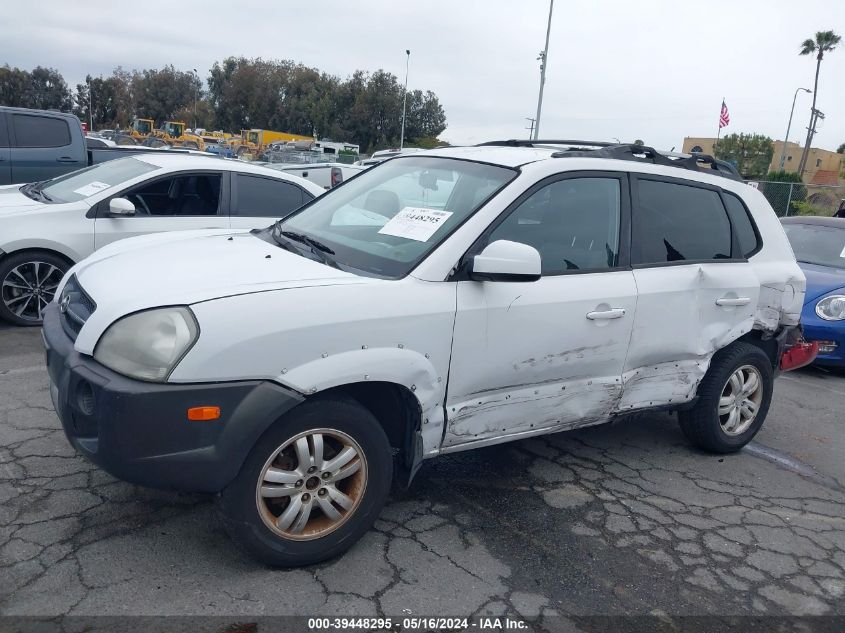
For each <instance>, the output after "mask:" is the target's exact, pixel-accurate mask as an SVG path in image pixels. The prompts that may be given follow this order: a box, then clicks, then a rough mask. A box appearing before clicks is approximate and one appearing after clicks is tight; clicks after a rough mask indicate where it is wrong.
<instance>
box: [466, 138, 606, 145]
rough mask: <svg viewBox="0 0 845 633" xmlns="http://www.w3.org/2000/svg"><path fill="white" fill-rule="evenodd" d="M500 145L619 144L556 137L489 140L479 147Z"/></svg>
mask: <svg viewBox="0 0 845 633" xmlns="http://www.w3.org/2000/svg"><path fill="white" fill-rule="evenodd" d="M489 145H493V146H498V147H543V146H548V145H571V146H575V147H610V146H611V145H617V143H609V142H607V141H572V140H563V141H561V140H554V139H538V140H533V139H516V138H512V139H508V140H505V141H487V142H486V143H479V144H478V145H477V147H485V146H489Z"/></svg>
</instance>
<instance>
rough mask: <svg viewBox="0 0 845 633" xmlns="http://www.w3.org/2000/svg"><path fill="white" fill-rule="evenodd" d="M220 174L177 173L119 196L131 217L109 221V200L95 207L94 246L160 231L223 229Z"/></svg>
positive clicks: (225, 216)
mask: <svg viewBox="0 0 845 633" xmlns="http://www.w3.org/2000/svg"><path fill="white" fill-rule="evenodd" d="M222 180H223V179H222V174H221V173H220V172H199V173H190V174H186V173H180V174H172V175H170V176H166V177H162V178H158V179H156V180H154V181H152V182H149V181H148V182H145V183H143V184H141V185H137V186H135V187H132V188H131V189H128V190H126V191H123V192H121V193H120V194H118V195H117V196H114V197H121V198H126V199H127V200H129V201H130V202H132V203H133V204H134V205H135V215H134V216H132V217H109V214H108V208H109V200H108V199H106V200H104V201H102V202H100V203H99V204H98V205H97V219H96V221H95V223H94V244H95V247H96V248H102V247H103V246H105V245H106V244H109V243H111V242H114V241H116V240H122V239H124V238H127V237H134V236H136V235H146V234H147V233H158V232H160V231H186V230H191V229H227V228H229V219H228V217H227V214H226V212H225V210H224V209H223V206H222V205H221V200H223V199H224V198H225V195H221V188H222V185H221V183H222Z"/></svg>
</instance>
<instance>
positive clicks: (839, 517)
mask: <svg viewBox="0 0 845 633" xmlns="http://www.w3.org/2000/svg"><path fill="white" fill-rule="evenodd" d="M843 396H845V377H841V376H836V375H832V374H828V373H826V372H823V371H820V370H814V369H810V370H803V371H799V372H794V373H791V374H787V375H785V376H783V377H781V378H779V379H778V380H777V382H776V393H775V398H774V402H773V404H772V407H771V411H770V413H769V418H768V420H767V422H766V424H765V425H764V427H763V429H762V431H761V433H760V434H759V435H758V437H757V440H756V441H755V442H754V443H753V444H752V445H750V446H749V448H748V449H746V450H744V451H743V452H741V453H739V454H737V455H730V456H724V457H720V456H713V455H708V454H705V453H702V452H699V451H696V450H694V449H692V448H690V447H689V446H688V445H687V444H686V443H685V441H684V439H683V437H682V435H681V433H680V431H679V429H678V427H677V424H676V422H675V419H674V417H673V416H672V415H668V414H659V415H658V414H649V415H639V416H634V417H631V418H628V419H625V420H623V421H621V422H619V423H617V424H614V425H606V426H601V427H594V428H590V429H585V430H582V431H578V432H572V433H562V434H557V435H552V436H546V437H543V438H540V439H532V440H527V441H522V442H517V443H511V444H505V445H501V446H497V447H492V448H488V449H481V450H476V451H470V452H465V453H459V454H455V455H452V456H448V457H442V458H439V459H435V460H433V461H430V462H427V463H426V464H425V465H424V466H423V468H422V469H421V471H420V473H419V474H418V475H417V478H416V480H415V481H414V484H413V486H412V487H411V489H410V490H407V491H396V492H394V494H393V496H392V499H391V501H390V503H389V504H388V505H387V507H386V508H385V509H384V512H383V513H382V515H381V518H380V519H379V521H378V522H377V523H376V526H375V528H374V529H373V530H372V531H371V532H370V533H369V534H367V535H366V537H365V538H364V539H363V540H362V541H361V542H360V543H358V544H357V545H356V546H354V547H353V548H352V549H351V550H350V551H349V552H348V553H347V554H346V555H345V556H343V557H342V558H339V559H337V560H334V561H331V562H328V563H324V564H321V565H318V566H315V567H311V568H306V569H297V570H288V571H285V570H281V571H280V570H271V569H268V568H265V567H262V566H261V565H258V564H256V563H255V562H253V561H252V560H251V559H249V558H247V557H246V556H245V555H243V554H242V553H241V552H240V551H238V550H237V549H236V548H235V546H234V545H233V544H232V543H231V542H230V541H229V539H228V537H227V536H226V534H225V533H224V532H223V530H222V527H221V526H220V524H219V523H218V521H217V518H216V516H215V513H214V507H213V500H212V499H211V498H210V497H208V496H201V495H188V494H178V493H169V492H161V491H155V490H148V489H143V488H140V487H137V486H132V485H129V484H126V483H123V482H120V481H117V480H115V479H114V478H112V477H110V476H109V475H107V474H105V473H104V472H102V471H100V470H98V469H97V468H96V467H93V466H92V465H90V464H89V463H87V462H86V461H85V460H83V459H82V458H80V457H78V456H76V455H75V454H74V451H73V450H72V449H71V448H70V446H69V445H68V443H67V441H66V440H65V438H64V435H63V433H62V431H61V428H60V425H59V421H58V419H57V418H56V415H55V414H54V412H53V410H52V407H51V405H50V398H49V393H48V380H47V373H46V371H45V369H44V367H43V353H42V349H41V342H40V332H39V331H37V330H32V329H29V330H26V329H14V328H0V613H2V614H4V615H19V616H23V615H37V616H57V615H63V614H73V615H129V614H132V615H161V614H165V615H166V614H182V615H194V614H195V615H199V614H202V615H215V614H216V615H227V616H265V615H289V614H295V615H322V616H327V615H339V616H350V615H377V614H380V615H392V616H401V615H403V614H414V615H459V616H468V615H485V614H490V615H502V614H508V615H512V616H517V617H521V618H526V619H529V620H530V621H531V622H533V623H534V625H535V626H536V628H538V629H544V628H547V629H549V630H558V629H559V628H560V627H561V622H564V623H566V622H569V623H570V624H571V623H572V622H574V621H575V620H567V618H577V617H578V616H594V615H621V614H625V615H649V614H650V615H655V614H657V615H664V614H665V615H669V616H689V615H755V616H762V615H786V614H789V615H816V614H825V615H835V614H838V615H843V614H845V505H843V502H844V501H845V459H843V458H842V456H843V454H845V433H843V428H842V426H843V424H845V416H843V414H842V405H843V402H845V399H843ZM573 627H574V625H573ZM564 628H565V629H566V630H572V629H570V628H566V627H564Z"/></svg>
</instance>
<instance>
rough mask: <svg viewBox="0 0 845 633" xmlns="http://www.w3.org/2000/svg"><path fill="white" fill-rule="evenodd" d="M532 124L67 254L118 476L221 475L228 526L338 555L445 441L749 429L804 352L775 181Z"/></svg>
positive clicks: (798, 291)
mask: <svg viewBox="0 0 845 633" xmlns="http://www.w3.org/2000/svg"><path fill="white" fill-rule="evenodd" d="M509 145H510V146H509ZM523 145H525V146H523ZM530 145H531V143H530V142H525V143H524V144H522V143H518V142H514V141H511V142H508V143H504V144H502V145H500V146H488V147H469V148H450V149H440V150H435V151H432V152H426V153H418V154H416V155H412V156H402V157H399V158H395V159H393V160H390V161H387V162H385V163H383V164H381V165H378V166H376V167H373V168H372V169H369V170H366V171H364V172H363V173H361V174H359V175H358V176H356V177H355V178H354V179H352V180H350V181H349V182H348V183H346V184H344V185H343V186H342V187H338V188H336V189H333V190H331V191H329V192H327V193H325V194H324V195H323V196H321V197H320V198H318V199H316V200H314V201H313V202H312V203H311V204H309V205H307V206H306V207H304V208H303V209H301V210H299V211H298V212H296V213H294V214H292V215H291V216H289V217H288V218H286V219H284V220H282V221H280V222H278V223H276V224H275V225H273V226H272V227H269V228H267V229H264V230H262V231H253V232H249V233H247V232H235V231H229V232H221V231H198V232H193V233H171V234H168V235H157V236H146V237H140V238H135V239H132V240H125V241H123V242H120V243H117V244H112V245H110V246H106V247H105V248H103V249H101V250H99V251H98V252H96V253H94V254H93V255H92V256H91V257H89V258H88V259H86V260H84V261H82V262H80V263H79V264H77V265H75V266H74V267H73V268H72V269H71V270H70V271H69V272H68V274H67V275H66V276H65V278H64V280H63V282H62V286H61V288H60V290H59V297H60V298H59V299H58V300H57V301H56V302H54V303H51V304H50V305H49V306H48V307H47V309H46V313H45V318H44V337H45V345H46V349H47V365H48V368H49V374H50V381H51V387H50V393H51V395H52V398H53V403H54V405H55V408H56V411H57V412H58V414H59V416H60V418H61V420H62V423H63V425H64V428H65V431H66V433H67V436H68V438H69V439H70V442H71V443H72V444H73V445H74V446H75V447H76V448H77V450H78V451H79V452H81V453H82V454H83V455H85V456H86V457H88V458H89V459H90V460H92V461H93V462H95V463H96V464H99V465H100V466H101V467H102V468H104V469H105V470H107V471H108V472H110V473H112V474H113V475H115V476H117V477H120V478H122V479H125V480H127V481H131V482H135V483H138V484H141V485H146V486H156V487H164V488H174V489H181V490H193V491H205V492H214V493H220V494H219V500H220V504H221V508H222V510H223V514H224V516H225V517H227V522H228V529H229V531H230V533H231V534H232V535H233V537H234V538H235V539H236V540H237V541H238V542H240V543H241V544H242V545H243V546H244V547H245V548H246V549H247V550H248V551H250V552H251V553H252V554H253V555H255V556H256V557H258V558H259V559H260V560H262V561H264V562H266V563H269V564H271V565H282V566H291V565H304V564H310V563H314V562H316V561H319V560H323V559H326V558H330V557H332V556H335V555H337V554H339V553H340V552H342V551H344V550H345V549H347V548H348V547H349V546H350V545H352V544H353V543H354V542H355V541H356V540H357V539H358V538H359V537H361V535H362V534H364V532H365V531H366V530H367V529H368V528H369V527H370V526H371V525H372V523H373V521H374V520H375V519H376V517H377V516H378V515H379V512H380V510H381V508H382V506H383V504H384V503H385V500H386V499H387V495H388V490H389V488H390V482H391V479H392V476H393V473H394V466H395V468H396V471H397V474H398V477H399V479H400V481H402V482H404V483H406V484H407V483H409V482H410V478H411V477H412V476H413V473H415V472H416V470H417V469H418V468H419V466H420V463H421V462H422V460H423V459H428V458H433V457H435V456H437V455H442V454H446V453H452V452H455V451H462V450H466V449H472V448H477V447H481V446H489V445H491V444H497V443H500V442H506V441H510V440H516V439H521V438H526V437H530V436H535V435H540V434H545V433H553V432H557V431H562V430H567V429H573V428H579V427H584V426H589V425H593V424H600V423H603V422H607V421H609V420H612V419H614V418H616V417H617V416H620V415H623V414H626V413H630V412H633V411H644V410H655V409H670V410H679V411H680V423H681V428H682V429H683V431H684V433H685V434H686V436H687V437H688V438H689V440H690V441H691V442H692V443H693V444H695V445H696V446H699V447H701V448H704V449H706V450H710V451H714V452H717V453H727V452H732V451H737V450H739V449H740V448H741V447H742V446H744V445H745V444H746V443H747V442H748V441H749V440H751V438H752V437H754V435H755V434H756V433H757V432H758V430H759V429H760V426H761V425H762V424H763V421H764V419H765V417H766V413H767V411H768V408H769V404H770V402H771V398H772V390H773V377H774V375H775V373H776V372H777V371H779V370H785V369H790V368H793V367H795V366H798V365H801V364H804V363H807V362H810V361H811V360H812V350H813V348H812V346H810V345H807V344H804V343H803V342H801V341H800V338H799V330H798V321H799V317H800V313H801V306H802V304H803V297H804V287H805V280H804V274H803V273H802V272H801V269H800V268H799V267H798V264H797V263H796V261H795V258H794V257H793V255H792V251H791V249H790V247H789V242H788V241H787V239H786V235H785V234H784V231H783V228H782V227H781V225H780V223H779V222H778V219H777V217H776V216H775V214H774V212H773V211H772V208H771V207H770V206H769V203H768V202H767V201H766V199H765V198H764V197H763V195H762V194H761V193H759V192H758V191H756V190H755V189H753V188H751V187H748V186H747V185H745V184H743V183H742V182H739V181H735V180H733V179H728V178H724V177H721V176H720V175H719V174H720V172H719V171H717V170H712V169H708V170H706V171H702V170H701V169H699V167H698V166H697V164H696V162H695V161H693V160H691V159H689V160H687V159H679V160H677V161H672V160H670V159H668V158H666V157H665V156H663V155H661V154H659V153H658V152H656V151H654V150H651V149H650V148H643V147H631V146H618V147H610V148H603V149H596V150H594V151H590V152H587V151H579V152H568V151H557V150H555V149H548V148H535V147H531V146H530ZM165 279H166V283H163V281H162V280H165ZM394 456H395V459H394Z"/></svg>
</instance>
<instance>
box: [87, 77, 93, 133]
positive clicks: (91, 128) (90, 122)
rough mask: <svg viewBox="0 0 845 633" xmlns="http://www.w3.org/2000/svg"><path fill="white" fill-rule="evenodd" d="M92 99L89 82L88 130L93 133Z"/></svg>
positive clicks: (89, 83)
mask: <svg viewBox="0 0 845 633" xmlns="http://www.w3.org/2000/svg"><path fill="white" fill-rule="evenodd" d="M93 104H94V97H93V96H92V94H91V82H90V81H89V82H88V130H89V131H90V132H93V131H94V105H93Z"/></svg>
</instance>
